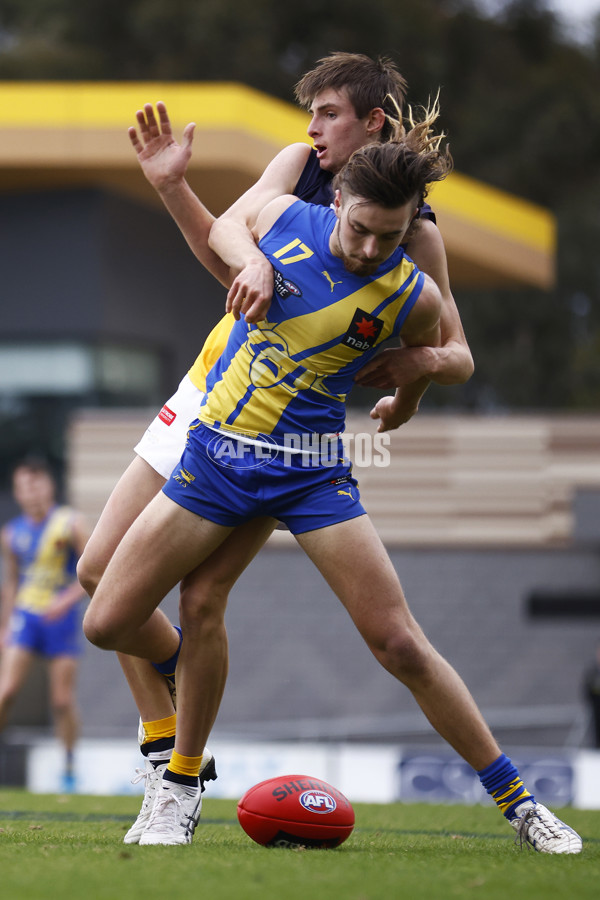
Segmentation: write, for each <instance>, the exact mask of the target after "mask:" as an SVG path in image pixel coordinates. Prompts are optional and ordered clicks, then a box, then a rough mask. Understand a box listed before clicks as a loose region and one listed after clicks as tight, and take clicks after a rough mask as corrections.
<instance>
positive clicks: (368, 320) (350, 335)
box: [342, 307, 383, 352]
mask: <svg viewBox="0 0 600 900" xmlns="http://www.w3.org/2000/svg"><path fill="white" fill-rule="evenodd" d="M382 328H383V319H379V318H377V316H374V315H373V314H372V313H370V312H367V311H366V310H364V309H360V307H357V308H356V309H355V310H354V315H353V316H352V321H351V322H350V325H349V327H348V331H347V332H346V334H345V336H344V339H343V341H342V343H344V344H345V345H346V346H347V347H351V348H352V349H353V350H356V351H358V352H364V351H365V350H372V349H373V348H374V347H375V345H376V343H377V339H378V338H379V335H380V334H381V329H382Z"/></svg>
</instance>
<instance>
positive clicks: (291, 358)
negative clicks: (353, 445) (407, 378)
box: [199, 259, 415, 437]
mask: <svg viewBox="0 0 600 900" xmlns="http://www.w3.org/2000/svg"><path fill="white" fill-rule="evenodd" d="M414 272H415V265H414V263H413V262H412V261H410V260H407V259H402V261H401V262H400V263H399V264H398V265H397V266H395V267H394V268H393V269H392V270H390V271H389V272H388V273H386V274H385V275H382V276H381V277H380V278H378V279H376V280H375V281H372V282H369V283H368V284H365V285H363V286H361V287H360V288H359V290H357V291H354V292H353V293H351V294H348V295H346V296H345V297H343V298H341V299H340V300H338V301H337V302H334V303H331V304H330V305H328V306H326V307H324V308H321V309H316V310H312V311H311V312H308V313H306V314H304V315H299V316H296V317H294V318H291V319H285V320H284V321H283V322H280V323H270V322H269V321H267V320H265V321H263V322H260V323H259V325H258V326H257V327H256V328H255V329H252V330H250V331H249V332H248V334H247V337H246V341H245V343H244V344H242V345H241V347H240V348H239V349H238V350H237V352H236V353H235V355H234V356H233V358H232V359H231V361H230V363H229V366H228V368H227V370H226V372H224V373H223V375H224V377H223V378H221V379H220V380H219V381H217V382H216V383H215V385H214V386H213V387H212V389H211V390H210V393H209V395H208V399H207V403H206V405H205V406H203V407H202V409H201V412H200V415H199V418H200V420H201V421H202V422H204V423H206V424H207V425H215V424H216V423H218V424H219V425H220V427H230V428H231V429H232V430H234V431H239V432H240V433H244V434H247V435H248V436H252V437H256V435H257V434H259V433H262V434H271V433H272V431H273V430H274V428H275V427H276V425H277V423H278V422H279V420H280V419H281V416H282V414H283V412H284V411H285V409H286V407H287V406H288V405H289V403H291V401H292V400H293V399H294V397H295V396H296V395H297V394H298V393H299V392H300V391H303V390H308V389H310V390H312V391H316V392H317V393H320V394H322V395H324V396H325V397H328V398H330V399H333V400H334V401H337V402H340V403H343V402H344V401H345V399H346V394H333V393H331V391H330V390H328V389H327V386H326V384H325V381H326V379H327V378H328V377H330V376H334V375H336V374H337V373H338V372H339V371H340V370H341V369H344V368H345V367H346V366H347V365H348V364H350V363H352V362H353V361H354V360H356V358H357V351H356V350H355V349H354V348H353V347H351V346H348V345H346V344H343V343H341V342H338V343H337V344H336V345H335V346H334V347H332V346H331V345H330V342H331V341H332V340H333V339H334V338H335V337H336V336H343V335H344V334H345V333H346V331H347V329H348V326H349V323H350V320H351V317H352V314H353V313H354V311H355V309H356V308H358V307H360V309H362V310H364V311H365V312H367V313H371V314H373V313H374V311H375V310H377V317H378V318H379V319H381V320H383V323H384V325H383V327H382V329H381V332H380V334H379V336H378V339H377V344H379V343H381V341H384V340H386V339H387V338H389V337H390V335H391V334H392V333H393V327H394V323H395V321H396V319H397V318H398V315H399V312H400V310H401V309H402V307H403V306H404V304H405V303H406V301H407V300H408V298H409V297H410V295H411V293H412V291H413V288H414V286H415V280H414V279H413V278H411V274H412V273H414ZM405 282H408V283H407V287H406V288H405V290H404V292H403V294H401V295H400V296H399V297H398V298H396V299H395V300H394V301H393V302H391V303H389V304H387V305H385V306H384V308H383V309H382V310H380V309H379V307H380V305H381V304H382V302H383V300H384V299H385V298H387V297H390V296H391V295H393V294H394V292H395V291H396V290H398V288H399V287H400V286H402V285H403V284H404V283H405ZM265 340H267V341H268V342H269V343H268V345H267V346H265V347H264V348H263V349H259V345H260V344H261V343H263V342H264V341H265ZM322 345H327V347H326V348H324V349H323V350H319V347H321V346H322ZM290 375H293V380H291V379H289V378H286V376H290ZM284 378H286V381H285V382H284V381H283V379H284ZM249 386H253V387H254V388H259V390H254V393H252V395H251V396H249V397H248V399H247V402H246V403H245V405H244V406H243V408H242V409H241V410H240V411H239V414H237V415H235V417H234V420H232V421H231V423H230V425H229V426H227V425H226V424H225V423H226V422H228V420H229V419H230V417H232V416H233V415H234V413H235V410H236V407H237V406H238V404H239V402H240V399H241V398H243V397H245V396H246V394H247V393H248V388H249Z"/></svg>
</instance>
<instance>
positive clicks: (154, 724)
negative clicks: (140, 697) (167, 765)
mask: <svg viewBox="0 0 600 900" xmlns="http://www.w3.org/2000/svg"><path fill="white" fill-rule="evenodd" d="M143 727H144V742H143V744H142V745H141V746H140V750H141V752H142V754H143V755H144V756H146V757H147V758H148V759H149V760H150V762H152V763H153V764H155V765H158V764H160V763H161V762H164V761H165V760H166V759H170V757H171V753H172V751H173V747H174V746H175V729H176V727H177V716H176V715H175V714H173V715H172V716H167V717H166V718H165V719H155V720H154V721H151V722H143Z"/></svg>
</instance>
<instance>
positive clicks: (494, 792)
mask: <svg viewBox="0 0 600 900" xmlns="http://www.w3.org/2000/svg"><path fill="white" fill-rule="evenodd" d="M477 774H478V775H479V778H480V781H481V783H482V785H483V786H484V788H485V789H486V791H487V792H488V794H489V795H490V797H491V798H492V799H493V801H494V803H495V804H496V806H497V807H498V809H499V810H500V812H501V813H502V814H503V815H504V816H506V818H507V819H512V818H514V816H515V809H516V807H517V806H518V805H519V804H520V803H523V802H524V801H525V800H529V801H531V802H532V803H535V797H534V796H533V794H531V793H530V792H529V791H528V790H527V788H526V787H525V785H524V784H523V780H522V778H521V776H520V775H519V772H518V770H517V769H516V767H515V766H513V764H512V761H511V760H510V759H509V758H508V756H505V754H504V753H503V754H502V755H501V756H499V757H498V759H497V760H495V762H493V763H492V764H491V765H490V766H487V768H485V769H482V770H481V771H480V772H478V773H477Z"/></svg>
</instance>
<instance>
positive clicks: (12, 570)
mask: <svg viewBox="0 0 600 900" xmlns="http://www.w3.org/2000/svg"><path fill="white" fill-rule="evenodd" d="M13 492H14V497H15V500H16V502H17V504H18V505H19V506H20V507H21V510H22V512H21V515H19V516H17V517H16V518H14V519H12V520H11V521H10V522H8V523H7V524H6V525H5V526H4V528H3V529H2V535H1V542H2V608H1V614H0V635H1V643H2V658H1V661H0V728H1V727H3V726H4V724H5V722H6V717H7V714H8V712H9V709H10V707H11V705H12V703H13V702H14V700H15V699H16V697H17V695H18V692H19V690H20V688H21V687H22V685H23V683H24V681H25V679H26V677H27V675H28V673H29V670H30V668H31V665H32V662H33V659H34V657H36V656H40V657H42V658H43V659H44V660H46V662H47V665H48V674H49V683H50V701H51V707H52V712H53V717H54V720H55V725H56V731H57V734H58V736H59V738H60V740H61V741H62V743H63V744H64V747H65V769H64V777H63V784H62V787H63V789H64V790H72V789H73V788H74V784H75V782H74V772H73V751H74V747H75V742H76V739H77V733H78V714H77V702H76V695H75V680H76V671H77V659H78V656H79V654H80V653H81V613H80V609H79V607H80V601H81V600H82V599H83V598H84V596H85V594H84V592H83V590H82V588H81V586H80V585H79V583H78V581H77V578H76V564H77V560H78V558H79V556H80V555H81V553H82V551H83V548H84V545H85V542H86V539H87V531H86V527H85V523H84V521H83V518H82V516H81V515H80V514H79V513H77V512H75V510H73V509H71V508H70V507H68V506H60V505H57V503H56V500H55V483H54V479H53V477H52V474H51V471H50V469H49V468H48V466H47V465H46V463H45V462H44V461H42V460H37V459H29V460H24V461H23V462H21V463H20V464H18V465H17V467H16V468H15V470H14V473H13Z"/></svg>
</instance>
